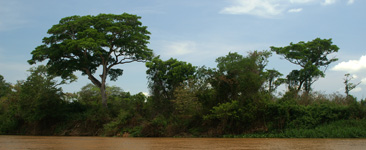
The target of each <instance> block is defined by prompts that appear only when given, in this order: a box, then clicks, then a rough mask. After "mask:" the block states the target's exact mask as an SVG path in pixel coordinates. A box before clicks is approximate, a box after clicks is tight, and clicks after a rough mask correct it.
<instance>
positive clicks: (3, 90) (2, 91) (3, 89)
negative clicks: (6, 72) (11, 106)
mask: <svg viewBox="0 0 366 150" xmlns="http://www.w3.org/2000/svg"><path fill="white" fill-rule="evenodd" d="M10 91H11V85H10V83H7V82H6V81H5V80H4V77H3V76H2V75H0V98H2V97H3V96H6V95H7V94H9V93H10Z"/></svg>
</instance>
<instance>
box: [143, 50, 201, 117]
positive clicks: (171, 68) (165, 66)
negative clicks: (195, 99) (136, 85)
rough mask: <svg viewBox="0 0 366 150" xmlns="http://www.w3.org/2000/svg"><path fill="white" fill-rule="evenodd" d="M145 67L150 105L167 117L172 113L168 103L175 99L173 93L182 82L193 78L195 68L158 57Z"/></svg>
mask: <svg viewBox="0 0 366 150" xmlns="http://www.w3.org/2000/svg"><path fill="white" fill-rule="evenodd" d="M146 67H147V68H148V70H147V71H146V74H147V76H148V77H147V78H148V79H149V88H150V92H151V94H152V99H151V100H152V103H154V104H153V105H154V107H156V108H155V109H156V110H159V111H160V112H161V113H163V114H164V115H168V114H170V113H171V112H172V109H171V108H172V106H171V105H172V104H171V102H170V101H171V100H173V99H175V96H174V91H175V90H176V89H177V88H178V87H179V86H180V85H181V84H183V82H185V81H188V80H189V79H193V78H194V73H195V71H196V67H194V66H192V64H190V63H186V62H183V61H178V60H177V59H173V58H171V59H169V60H167V61H163V60H161V59H160V58H159V56H158V57H155V58H154V59H152V60H151V61H150V62H147V63H146Z"/></svg>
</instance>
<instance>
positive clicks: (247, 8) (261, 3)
mask: <svg viewBox="0 0 366 150" xmlns="http://www.w3.org/2000/svg"><path fill="white" fill-rule="evenodd" d="M230 1H231V3H232V4H231V6H228V7H225V8H224V9H222V10H221V11H220V13H222V14H234V15H240V14H245V15H253V16H259V17H264V18H274V17H276V16H279V15H282V14H283V13H284V12H286V11H287V12H288V13H297V12H301V11H302V10H303V9H302V8H297V9H290V8H291V7H295V8H296V7H301V6H302V5H323V6H327V5H332V4H335V3H336V2H338V1H339V0H230ZM353 3H354V0H347V4H348V5H350V4H353Z"/></svg>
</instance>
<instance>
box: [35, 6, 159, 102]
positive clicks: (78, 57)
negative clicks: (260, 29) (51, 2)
mask: <svg viewBox="0 0 366 150" xmlns="http://www.w3.org/2000/svg"><path fill="white" fill-rule="evenodd" d="M140 18H141V17H138V16H136V15H131V14H127V13H124V14H121V15H114V14H100V15H97V16H71V17H66V18H63V19H61V20H60V22H59V24H56V25H54V26H52V28H51V29H49V30H48V34H50V35H51V36H50V37H45V38H43V43H44V44H43V45H40V46H38V47H36V49H35V50H33V51H32V55H33V57H32V59H31V60H29V61H28V62H29V63H30V64H35V63H36V62H41V61H44V60H46V59H47V60H48V63H47V65H48V66H49V68H48V72H49V73H51V74H56V75H59V76H61V77H62V78H67V77H69V76H70V75H72V74H73V73H74V72H75V71H81V72H82V74H83V75H86V76H88V79H89V80H90V81H91V82H92V83H93V84H94V85H96V86H97V87H98V88H99V89H100V91H101V95H102V103H103V105H104V106H105V107H107V94H106V81H107V76H109V77H110V79H111V80H113V81H115V80H117V77H118V76H121V75H122V73H123V70H122V69H120V68H114V67H115V66H117V65H120V64H126V63H131V62H135V61H137V62H144V61H146V60H149V59H150V58H151V57H152V55H153V53H152V50H150V49H149V48H148V47H147V44H148V43H149V42H148V40H149V38H150V37H149V36H148V35H149V34H150V32H148V31H147V30H146V29H147V27H146V26H142V23H141V22H140V21H139V19H140ZM99 68H100V69H101V70H102V71H101V72H102V73H101V74H100V75H99V79H98V76H96V75H95V72H96V71H97V69H99Z"/></svg>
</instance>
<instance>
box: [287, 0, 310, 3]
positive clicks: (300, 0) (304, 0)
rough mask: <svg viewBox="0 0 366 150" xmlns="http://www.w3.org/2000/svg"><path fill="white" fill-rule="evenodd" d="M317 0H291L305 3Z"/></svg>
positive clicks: (291, 0)
mask: <svg viewBox="0 0 366 150" xmlns="http://www.w3.org/2000/svg"><path fill="white" fill-rule="evenodd" d="M314 1H315V0H290V2H291V3H300V4H304V3H310V2H314Z"/></svg>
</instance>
